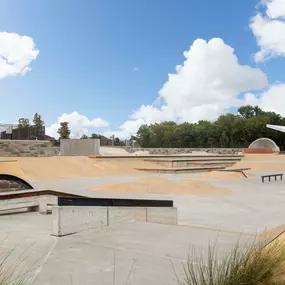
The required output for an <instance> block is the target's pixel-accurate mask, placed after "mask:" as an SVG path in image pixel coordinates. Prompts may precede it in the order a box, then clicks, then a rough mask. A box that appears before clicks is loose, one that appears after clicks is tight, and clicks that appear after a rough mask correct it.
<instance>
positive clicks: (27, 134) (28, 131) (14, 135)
mask: <svg viewBox="0 0 285 285" xmlns="http://www.w3.org/2000/svg"><path fill="white" fill-rule="evenodd" d="M0 139H1V140H44V139H45V127H42V128H37V127H36V126H35V125H33V126H29V127H19V126H16V125H13V126H12V125H11V126H9V127H6V128H4V130H3V129H2V131H1V133H0Z"/></svg>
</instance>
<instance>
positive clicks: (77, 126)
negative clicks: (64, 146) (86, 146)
mask: <svg viewBox="0 0 285 285" xmlns="http://www.w3.org/2000/svg"><path fill="white" fill-rule="evenodd" d="M62 122H68V123H69V128H70V131H71V134H70V137H71V138H80V137H81V136H82V135H83V134H85V135H87V134H88V133H89V128H92V127H107V126H108V125H109V124H108V122H106V121H105V120H103V119H101V118H95V119H89V118H88V117H86V116H84V115H81V114H79V113H78V112H72V113H70V114H66V113H63V114H62V115H61V116H60V117H58V119H57V121H56V122H55V123H54V124H52V125H51V126H49V127H48V128H46V134H47V135H49V136H51V137H54V138H58V137H59V135H58V133H57V131H58V129H59V127H60V123H62Z"/></svg>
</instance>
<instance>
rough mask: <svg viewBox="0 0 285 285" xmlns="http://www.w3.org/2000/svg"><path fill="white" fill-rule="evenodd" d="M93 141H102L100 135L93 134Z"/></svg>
mask: <svg viewBox="0 0 285 285" xmlns="http://www.w3.org/2000/svg"><path fill="white" fill-rule="evenodd" d="M91 139H100V135H98V134H92V135H91Z"/></svg>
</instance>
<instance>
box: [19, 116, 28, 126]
mask: <svg viewBox="0 0 285 285" xmlns="http://www.w3.org/2000/svg"><path fill="white" fill-rule="evenodd" d="M18 126H19V128H27V127H29V126H30V122H29V119H27V118H20V119H19V120H18Z"/></svg>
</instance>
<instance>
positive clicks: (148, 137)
mask: <svg viewBox="0 0 285 285" xmlns="http://www.w3.org/2000/svg"><path fill="white" fill-rule="evenodd" d="M267 124H272V125H285V118H284V117H282V116H281V115H280V114H276V113H275V112H266V111H264V110H262V109H261V108H259V107H258V106H250V105H247V106H242V107H240V108H239V109H238V112H237V114H231V113H228V114H224V115H221V116H220V117H219V118H218V119H217V120H216V121H214V122H210V121H205V120H202V121H199V122H198V123H188V122H184V123H182V124H176V123H175V122H162V123H160V124H151V125H142V126H141V127H140V128H139V130H138V132H137V134H136V136H133V137H132V138H131V139H132V140H135V141H136V142H137V143H138V144H139V145H140V146H141V147H145V148H148V147H153V148H159V147H165V148H174V147H177V148H180V147H182V148H189V147H190V148H192V147H197V148H209V147H217V148H219V147H233V148H234V147H248V146H249V144H250V143H251V142H253V141H254V140H256V139H258V138H262V137H266V138H270V139H272V140H274V141H275V142H276V143H277V144H278V145H279V146H280V148H281V149H285V133H282V132H278V131H274V130H271V129H269V128H267V127H266V125H267Z"/></svg>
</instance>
